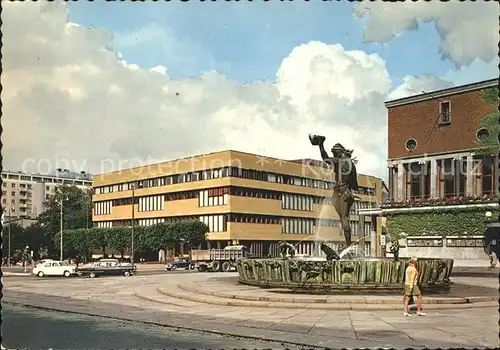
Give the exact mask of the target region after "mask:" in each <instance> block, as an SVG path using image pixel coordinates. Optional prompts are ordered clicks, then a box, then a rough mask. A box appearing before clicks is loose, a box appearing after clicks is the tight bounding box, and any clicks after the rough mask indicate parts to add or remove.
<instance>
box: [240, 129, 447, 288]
mask: <svg viewBox="0 0 500 350" xmlns="http://www.w3.org/2000/svg"><path fill="white" fill-rule="evenodd" d="M309 139H310V141H311V144H313V145H315V146H319V149H320V152H321V156H322V158H323V161H325V162H326V163H328V164H329V165H330V166H331V167H332V168H333V169H334V174H335V175H336V179H335V186H334V188H333V191H332V192H333V193H332V199H333V205H334V207H335V210H336V211H337V213H338V215H339V218H340V222H341V228H342V232H343V233H344V238H345V243H346V248H345V249H343V250H342V251H341V252H340V253H337V252H336V251H335V250H334V249H333V248H331V247H330V246H328V245H327V244H326V242H325V241H323V242H319V240H318V238H319V237H317V234H316V235H315V245H318V244H319V247H320V249H321V251H323V253H325V256H320V255H319V252H317V251H316V250H315V252H316V253H315V254H316V255H317V256H312V257H296V254H295V247H294V246H293V245H292V244H290V243H288V242H284V241H282V242H280V244H279V249H280V251H281V258H243V259H239V260H238V261H237V264H236V265H237V270H238V273H239V279H238V280H239V282H240V283H242V284H248V285H255V286H260V287H268V288H288V289H292V290H294V291H297V292H300V291H315V292H326V293H333V292H341V291H360V292H363V291H367V292H377V291H401V290H402V288H403V283H404V277H405V268H406V266H407V262H408V260H409V258H402V257H399V249H398V246H397V244H396V245H394V248H393V250H394V251H393V252H392V253H393V255H394V258H376V257H366V256H364V254H357V255H356V254H353V250H354V248H355V246H356V243H357V242H358V241H360V240H362V239H365V237H366V236H363V237H361V238H360V239H358V240H357V241H355V242H354V243H352V241H351V227H350V223H349V216H350V210H351V207H352V205H353V203H354V200H355V198H356V195H355V192H357V191H358V182H357V172H356V166H355V163H356V161H355V160H354V159H353V158H352V157H351V155H352V152H353V151H352V150H347V149H345V148H344V147H343V146H342V145H341V144H338V143H337V144H336V145H335V146H334V147H333V148H332V153H333V157H330V156H329V155H328V153H327V152H326V151H325V149H324V147H323V143H324V141H325V140H326V138H325V137H324V136H318V135H309ZM452 268H453V260H452V259H434V258H432V259H430V258H419V259H418V262H417V269H418V271H419V282H420V285H421V286H422V288H423V289H424V290H425V291H426V292H427V291H433V290H438V289H447V288H448V287H449V286H450V275H451V271H452Z"/></svg>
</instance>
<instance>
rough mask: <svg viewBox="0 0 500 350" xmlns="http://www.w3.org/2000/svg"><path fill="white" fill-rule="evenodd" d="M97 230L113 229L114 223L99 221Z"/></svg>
mask: <svg viewBox="0 0 500 350" xmlns="http://www.w3.org/2000/svg"><path fill="white" fill-rule="evenodd" d="M96 226H97V228H105V227H113V221H98V222H97V225H96Z"/></svg>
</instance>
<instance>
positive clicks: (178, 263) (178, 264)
mask: <svg viewBox="0 0 500 350" xmlns="http://www.w3.org/2000/svg"><path fill="white" fill-rule="evenodd" d="M194 268H195V263H194V262H192V261H190V260H188V259H184V258H181V259H177V260H174V261H172V262H169V263H167V264H166V265H165V270H167V271H174V270H177V269H186V270H194Z"/></svg>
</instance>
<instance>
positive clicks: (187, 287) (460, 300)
mask: <svg viewBox="0 0 500 350" xmlns="http://www.w3.org/2000/svg"><path fill="white" fill-rule="evenodd" d="M177 288H179V289H181V290H184V291H186V292H190V293H193V294H202V295H206V296H214V297H218V298H222V299H230V300H242V301H249V302H255V303H256V304H260V305H263V304H262V303H263V302H273V303H291V304H306V305H312V304H320V305H322V306H323V307H326V308H328V306H329V305H331V304H370V305H373V304H377V305H380V304H384V305H388V304H389V305H392V304H395V305H398V307H399V306H400V305H401V297H402V296H398V297H395V298H392V299H372V300H370V299H364V298H363V296H361V295H360V298H356V297H353V299H350V300H349V299H348V300H327V299H326V298H314V299H306V298H300V297H298V298H286V297H273V296H261V297H259V296H251V295H240V294H237V293H227V292H218V291H214V292H211V291H207V290H204V289H203V288H202V287H199V286H196V284H194V283H184V284H183V283H179V284H178V285H177ZM160 293H161V292H160ZM161 294H165V293H161ZM496 300H498V298H497V297H489V296H474V297H441V298H436V297H434V298H424V300H423V304H424V305H431V304H468V303H474V302H487V301H496ZM327 305H328V306H327Z"/></svg>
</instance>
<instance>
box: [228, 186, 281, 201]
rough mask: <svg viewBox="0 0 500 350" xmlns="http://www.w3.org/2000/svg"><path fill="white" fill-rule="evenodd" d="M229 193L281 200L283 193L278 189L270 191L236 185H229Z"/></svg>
mask: <svg viewBox="0 0 500 350" xmlns="http://www.w3.org/2000/svg"><path fill="white" fill-rule="evenodd" d="M229 194H230V195H231V196H241V197H253V198H263V199H276V200H281V196H282V193H281V192H278V191H268V190H261V189H257V188H248V187H236V186H231V187H229Z"/></svg>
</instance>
